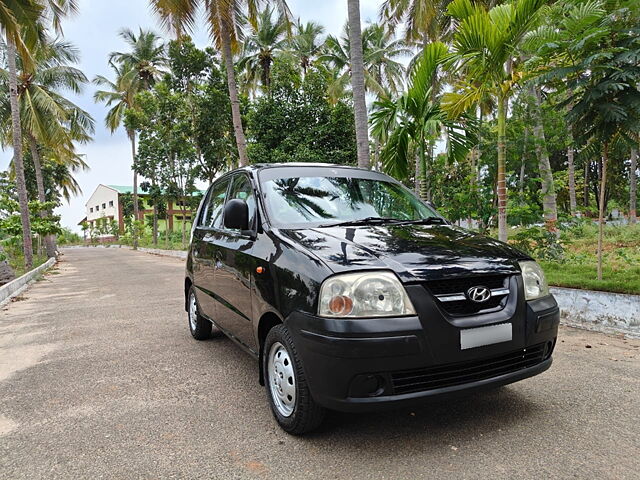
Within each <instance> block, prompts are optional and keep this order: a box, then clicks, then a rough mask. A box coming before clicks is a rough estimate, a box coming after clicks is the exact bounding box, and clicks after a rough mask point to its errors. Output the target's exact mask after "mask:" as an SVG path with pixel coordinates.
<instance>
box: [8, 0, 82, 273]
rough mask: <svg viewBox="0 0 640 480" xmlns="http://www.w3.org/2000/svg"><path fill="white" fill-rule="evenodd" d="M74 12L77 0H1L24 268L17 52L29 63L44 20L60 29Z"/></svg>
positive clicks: (28, 257)
mask: <svg viewBox="0 0 640 480" xmlns="http://www.w3.org/2000/svg"><path fill="white" fill-rule="evenodd" d="M76 12H77V1H76V0H0V33H4V36H5V38H6V45H7V65H8V70H9V81H8V83H9V102H10V107H11V125H12V140H13V142H12V143H13V156H14V168H15V172H16V188H17V190H18V202H19V204H20V218H21V223H22V242H23V251H24V264H25V268H30V267H31V266H32V265H33V244H32V240H31V221H30V219H29V199H28V197H27V187H26V182H25V177H24V160H23V152H22V132H21V131H20V112H19V106H18V80H17V69H16V56H17V53H18V52H20V55H21V56H22V59H23V61H24V62H25V63H29V62H30V61H31V55H30V53H29V48H28V46H32V45H34V44H35V43H36V42H37V40H38V39H39V37H40V34H41V32H42V30H43V29H44V27H45V23H46V22H47V21H48V20H49V19H50V20H51V24H52V26H53V28H54V30H55V31H56V32H58V33H61V32H62V27H61V19H62V18H63V17H65V16H67V15H70V14H74V13H76ZM25 40H26V41H25Z"/></svg>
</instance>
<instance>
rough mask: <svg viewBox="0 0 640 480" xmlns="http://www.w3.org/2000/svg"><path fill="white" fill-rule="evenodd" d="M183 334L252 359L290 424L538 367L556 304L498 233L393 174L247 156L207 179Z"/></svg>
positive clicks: (293, 428) (495, 382) (495, 381)
mask: <svg viewBox="0 0 640 480" xmlns="http://www.w3.org/2000/svg"><path fill="white" fill-rule="evenodd" d="M184 292H185V307H186V310H187V313H188V320H189V328H190V330H191V334H192V335H193V337H194V338H195V339H197V340H205V339H208V338H209V337H210V336H211V335H212V333H213V332H222V333H224V334H225V335H226V336H228V337H229V338H231V339H232V340H233V341H234V342H235V343H237V344H238V345H239V346H240V347H242V348H243V349H244V350H246V351H247V352H248V353H249V354H250V355H252V356H253V357H255V358H256V359H257V360H258V366H259V368H258V371H257V373H258V380H259V382H260V383H261V384H262V385H264V386H266V394H267V399H268V402H269V405H270V407H271V410H272V412H273V415H274V417H275V419H276V420H277V422H278V423H279V424H280V426H281V427H282V428H283V429H284V430H286V431H287V432H289V433H292V434H302V433H304V432H307V431H310V430H312V429H313V428H315V427H317V426H318V425H319V424H320V423H321V421H322V418H323V416H324V413H325V411H326V409H333V410H341V411H353V412H356V411H366V410H372V409H378V408H385V407H400V406H405V405H411V404H415V403H420V402H425V401H427V400H429V399H443V398H447V397H450V396H455V395H461V394H465V393H468V392H472V391H477V390H482V389H487V388H492V387H497V386H500V385H505V384H508V383H512V382H516V381H518V380H522V379H524V378H527V377H531V376H533V375H537V374H539V373H541V372H544V371H545V370H547V369H548V368H549V367H550V366H551V362H552V358H551V354H552V352H553V348H554V346H555V343H556V337H557V332H558V323H559V310H558V305H557V303H556V301H555V299H554V298H553V296H552V295H551V294H550V293H549V287H548V286H547V283H546V280H545V277H544V273H543V272H542V270H541V268H540V267H539V266H538V264H537V263H536V262H534V261H533V260H532V259H531V258H530V257H529V256H528V255H526V254H524V253H522V252H520V251H518V250H516V249H514V248H512V247H510V246H509V245H507V244H505V243H502V242H499V241H497V240H493V239H491V238H487V237H484V236H482V235H478V234H476V233H473V232H470V231H467V230H464V229H462V228H459V227H456V226H454V225H452V224H450V223H449V222H448V221H447V220H446V219H445V218H443V217H442V216H441V215H439V214H438V212H437V211H436V210H435V209H434V208H433V207H432V206H431V205H429V204H426V203H424V202H423V201H421V200H420V199H419V198H418V197H416V196H415V195H414V194H413V193H412V192H411V191H410V190H408V189H407V188H405V187H404V186H403V185H402V184H401V183H399V182H398V181H396V180H394V179H392V178H390V177H388V176H386V175H384V174H382V173H378V172H374V171H369V170H362V169H358V168H351V167H342V166H336V165H321V164H282V165H253V166H250V167H245V168H242V169H238V170H235V171H233V172H230V173H227V174H225V175H224V176H222V177H220V178H219V179H217V180H216V181H215V182H214V183H213V184H212V185H211V187H210V188H209V190H208V191H207V194H206V195H205V197H204V198H203V200H202V202H201V205H200V207H199V209H198V212H197V216H196V217H195V221H194V228H193V231H192V240H191V245H190V248H189V253H188V258H187V264H186V276H185V284H184Z"/></svg>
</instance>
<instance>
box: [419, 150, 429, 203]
mask: <svg viewBox="0 0 640 480" xmlns="http://www.w3.org/2000/svg"><path fill="white" fill-rule="evenodd" d="M428 195H429V192H428V186H427V155H426V153H425V148H424V139H421V140H420V198H421V199H422V200H425V201H427V200H428V198H427V197H428Z"/></svg>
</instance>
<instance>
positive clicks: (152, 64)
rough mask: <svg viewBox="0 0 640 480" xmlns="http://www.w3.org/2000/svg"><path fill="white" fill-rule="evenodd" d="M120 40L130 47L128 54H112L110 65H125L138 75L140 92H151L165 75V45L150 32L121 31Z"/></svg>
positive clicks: (141, 30) (126, 29)
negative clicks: (157, 81)
mask: <svg viewBox="0 0 640 480" xmlns="http://www.w3.org/2000/svg"><path fill="white" fill-rule="evenodd" d="M118 35H119V36H120V38H122V40H124V41H125V43H126V44H127V46H128V47H129V51H126V52H111V53H110V54H109V63H117V64H119V65H125V66H126V67H127V68H130V69H132V70H135V72H136V73H137V74H138V80H139V88H140V90H149V89H150V88H151V87H153V85H154V84H155V83H156V80H158V79H159V78H160V77H161V76H162V73H163V67H165V66H166V64H167V56H166V48H165V44H164V43H163V42H162V41H161V38H160V37H159V36H158V35H157V34H156V33H154V32H152V31H150V30H143V29H142V28H140V29H139V31H138V34H136V33H135V32H133V31H132V30H131V29H128V28H123V29H122V30H120V32H119V34H118Z"/></svg>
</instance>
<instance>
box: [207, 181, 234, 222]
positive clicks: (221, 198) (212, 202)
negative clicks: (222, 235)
mask: <svg viewBox="0 0 640 480" xmlns="http://www.w3.org/2000/svg"><path fill="white" fill-rule="evenodd" d="M228 185H229V179H228V178H226V179H224V180H222V181H220V182H218V183H216V184H214V185H213V187H211V195H210V196H209V201H208V203H207V207H206V210H205V211H204V214H203V215H202V221H201V222H200V226H201V227H219V226H221V225H222V211H223V208H222V207H223V206H224V202H225V197H226V194H227V186H228Z"/></svg>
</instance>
